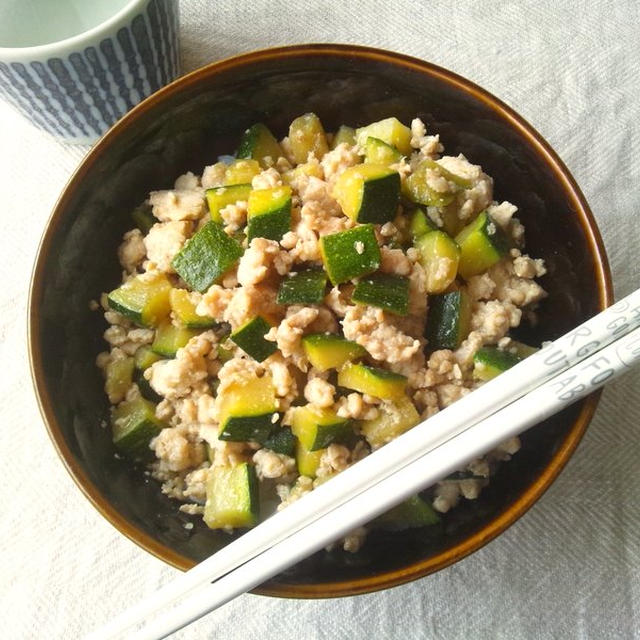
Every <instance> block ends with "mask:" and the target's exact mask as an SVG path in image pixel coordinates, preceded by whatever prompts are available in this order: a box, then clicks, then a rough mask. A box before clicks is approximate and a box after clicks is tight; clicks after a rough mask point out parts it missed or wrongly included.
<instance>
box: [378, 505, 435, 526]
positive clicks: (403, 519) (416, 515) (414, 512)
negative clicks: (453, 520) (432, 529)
mask: <svg viewBox="0 0 640 640" xmlns="http://www.w3.org/2000/svg"><path fill="white" fill-rule="evenodd" d="M439 522H440V517H439V516H438V514H437V513H436V511H435V509H434V508H433V507H432V506H431V505H430V504H429V503H428V502H426V501H425V500H423V499H422V498H421V497H420V496H412V497H411V498H408V499H407V500H405V501H404V502H401V503H400V504H398V505H396V506H395V507H393V509H390V510H389V511H387V512H386V513H383V514H382V515H381V516H379V517H378V518H376V520H375V521H374V523H375V524H376V525H377V526H379V527H381V528H382V529H386V530H387V531H402V530H404V529H416V528H419V527H429V526H431V525H434V524H438V523H439Z"/></svg>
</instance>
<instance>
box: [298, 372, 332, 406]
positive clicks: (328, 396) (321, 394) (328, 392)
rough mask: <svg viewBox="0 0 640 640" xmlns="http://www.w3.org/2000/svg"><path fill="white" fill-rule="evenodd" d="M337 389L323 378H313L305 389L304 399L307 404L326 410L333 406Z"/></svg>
mask: <svg viewBox="0 0 640 640" xmlns="http://www.w3.org/2000/svg"><path fill="white" fill-rule="evenodd" d="M335 392H336V388H335V387H334V386H333V385H332V384H331V383H329V382H327V381H326V380H322V378H313V379H311V380H309V382H307V385H306V386H305V388H304V397H305V399H306V400H307V402H310V403H311V404H313V405H315V406H317V407H320V408H322V409H326V408H327V407H330V406H332V405H333V394H334V393H335Z"/></svg>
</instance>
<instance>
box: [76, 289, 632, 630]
mask: <svg viewBox="0 0 640 640" xmlns="http://www.w3.org/2000/svg"><path fill="white" fill-rule="evenodd" d="M639 362H640V289H638V290H637V291H635V292H634V293H632V294H631V295H629V296H627V297H626V298H624V299H623V300H621V301H620V302H618V303H617V304H615V305H613V306H612V307H609V308H608V309H606V310H605V311H603V312H602V313H599V314H598V315H596V316H594V317H593V318H591V319H590V320H588V321H587V322H585V323H584V324H582V325H580V326H579V327H577V328H576V329H574V330H573V331H570V332H569V333H567V334H566V335H564V336H562V337H561V338H559V339H557V340H556V341H554V342H552V343H550V344H548V345H547V346H545V347H544V348H543V349H541V350H540V351H538V352H536V353H535V354H533V355H531V356H529V357H528V358H527V359H526V360H524V361H523V362H520V363H518V364H517V365H516V366H514V367H512V368H511V369H509V370H508V371H507V372H505V373H503V374H501V375H500V376H498V377H497V378H494V379H493V380H491V381H489V382H487V383H485V384H484V385H482V386H481V387H480V388H479V389H477V390H475V391H474V392H473V393H471V394H468V395H467V396H464V397H463V398H461V399H460V400H458V401H457V402H456V403H454V404H453V405H451V406H450V407H447V408H446V409H444V410H443V411H441V412H439V413H437V414H435V415H434V416H432V417H431V418H429V419H428V420H427V421H424V422H422V423H420V424H419V425H417V426H416V427H414V428H413V429H411V430H410V431H408V432H406V433H405V434H403V435H401V436H400V437H399V438H397V439H395V440H393V441H392V442H390V443H389V444H387V445H385V446H384V447H382V448H381V449H379V450H377V451H374V452H373V453H371V454H370V455H369V456H367V457H366V458H364V459H363V460H361V461H360V462H358V463H357V464H355V465H354V466H352V467H350V468H348V469H346V470H345V471H343V472H342V473H340V474H338V475H337V476H336V477H334V478H332V479H331V480H329V481H327V482H326V483H324V484H322V485H320V486H319V487H317V488H316V489H314V490H313V491H312V492H311V493H309V494H308V495H305V496H304V497H303V498H301V499H300V500H298V501H297V502H295V503H293V504H291V505H290V506H288V507H287V508H286V509H285V510H283V511H281V512H279V513H276V514H274V515H273V516H271V517H270V518H268V519H267V520H265V521H264V522H263V523H261V524H260V525H258V526H257V527H255V528H254V529H252V530H250V531H248V532H247V533H245V534H244V535H243V536H242V537H240V538H238V539H237V540H235V541H234V542H232V543H230V544H229V545H227V546H226V547H224V548H223V549H221V550H220V551H218V552H217V553H215V554H214V555H212V556H211V557H210V558H208V559H207V560H204V561H203V562H201V563H200V564H198V565H196V566H195V567H194V568H193V569H191V570H190V571H187V572H186V573H184V574H182V575H180V576H179V577H178V578H176V579H175V580H174V581H172V582H171V583H169V584H167V585H166V586H164V587H162V588H161V589H159V590H158V591H157V592H155V593H153V594H151V595H150V596H148V597H146V598H145V599H143V600H142V601H141V602H139V603H138V604H137V605H135V606H133V607H132V608H130V609H127V610H125V611H124V612H123V613H121V614H120V615H118V616H117V617H116V618H114V619H113V620H111V621H110V622H109V623H108V624H106V625H105V626H104V627H102V628H101V629H99V630H97V631H95V632H94V633H92V634H90V635H89V636H88V638H90V639H91V640H105V639H107V638H116V637H119V634H122V633H124V632H125V631H127V630H129V629H131V627H133V626H135V625H139V624H140V623H143V622H147V620H149V618H150V617H151V616H152V615H153V614H157V613H158V612H161V613H159V615H157V617H156V618H155V619H153V620H151V621H150V622H148V623H147V624H145V626H144V627H143V628H141V629H138V631H130V632H128V633H127V635H126V637H127V638H131V639H135V640H143V639H146V640H151V639H157V638H164V637H166V636H168V635H169V634H171V633H173V632H175V631H177V630H178V629H181V628H182V627H184V626H186V625H188V624H189V623H191V622H193V621H195V620H197V619H198V618H200V617H202V616H203V615H205V614H207V613H209V612H210V611H213V610H214V609H216V608H218V607H220V606H222V605H223V604H225V603H226V602H228V601H229V600H231V599H233V598H235V597H236V596H238V595H240V594H242V593H244V592H246V591H248V590H250V589H252V588H254V587H255V586H257V585H259V584H262V583H263V582H264V581H266V580H267V579H268V578H270V577H272V576H274V575H276V574H277V573H279V572H281V571H282V570H284V569H285V568H287V567H289V566H291V565H293V564H295V563H296V562H298V561H299V560H301V559H302V558H304V557H306V556H308V555H310V554H312V553H314V552H315V551H317V550H319V549H321V548H323V547H324V546H326V545H327V544H329V543H330V542H332V541H334V540H336V539H338V538H340V537H342V536H344V535H345V534H346V533H348V532H349V531H351V530H352V529H354V528H355V527H357V526H359V525H361V524H365V523H366V522H369V521H370V520H372V519H373V518H375V517H376V516H378V515H379V514H381V513H383V512H385V511H387V510H388V509H390V508H391V507H393V506H394V505H396V504H398V503H399V502H401V501H403V500H405V499H406V498H408V497H410V496H412V495H414V494H415V493H417V492H419V491H421V490H422V489H424V488H425V487H427V486H429V485H431V484H433V483H434V482H436V481H437V480H439V479H441V478H442V477H444V476H446V475H448V474H449V473H451V472H453V471H455V470H456V469H459V468H460V467H461V466H463V465H464V464H465V463H467V462H469V461H470V460H472V459H473V458H475V457H477V456H479V455H482V454H484V453H486V452H488V451H490V450H491V449H493V448H495V446H497V445H498V444H500V443H501V442H503V441H504V440H507V439H508V438H509V437H511V436H514V435H516V434H518V433H521V432H522V431H524V430H526V429H527V428H529V427H531V426H533V425H534V424H536V423H538V422H540V421H542V420H544V419H545V418H547V417H549V416H550V415H552V414H554V413H557V412H558V411H560V410H562V409H563V408H564V407H566V406H568V405H569V404H572V403H573V402H575V401H577V400H579V399H580V398H582V397H584V396H586V395H588V394H589V393H591V392H593V391H595V390H596V389H598V388H600V387H601V386H602V385H603V384H605V382H608V381H609V380H612V379H613V378H615V377H617V376H618V375H621V374H622V373H624V372H625V371H627V370H629V369H630V368H631V367H632V366H634V365H636V364H638V363H639ZM211 583H212V584H211Z"/></svg>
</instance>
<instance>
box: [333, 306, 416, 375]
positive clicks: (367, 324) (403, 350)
mask: <svg viewBox="0 0 640 640" xmlns="http://www.w3.org/2000/svg"><path fill="white" fill-rule="evenodd" d="M342 329H343V331H344V335H345V338H347V339H348V340H353V341H355V342H357V343H358V344H360V345H362V346H363V347H364V348H365V349H366V350H367V351H368V352H369V353H370V354H371V357H373V358H374V359H375V360H381V361H384V362H399V361H401V360H408V359H409V358H411V356H412V355H413V354H414V353H416V351H418V349H419V348H420V341H419V340H416V339H415V338H412V337H411V336H408V335H406V334H404V333H402V331H400V330H399V329H397V328H396V327H395V326H394V325H393V324H391V323H390V322H389V321H387V319H386V317H385V314H384V312H383V311H382V310H381V309H377V308H375V307H368V306H359V305H355V306H352V307H350V308H349V309H348V310H347V312H346V314H345V317H344V319H343V320H342Z"/></svg>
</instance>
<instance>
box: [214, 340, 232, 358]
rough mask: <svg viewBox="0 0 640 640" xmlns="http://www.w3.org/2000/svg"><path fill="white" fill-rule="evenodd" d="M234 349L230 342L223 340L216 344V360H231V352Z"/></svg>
mask: <svg viewBox="0 0 640 640" xmlns="http://www.w3.org/2000/svg"><path fill="white" fill-rule="evenodd" d="M234 351H235V349H234V348H233V345H232V344H231V343H230V342H227V341H225V342H223V343H222V344H219V345H218V360H220V362H223V363H224V362H229V360H231V358H233V353H234Z"/></svg>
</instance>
